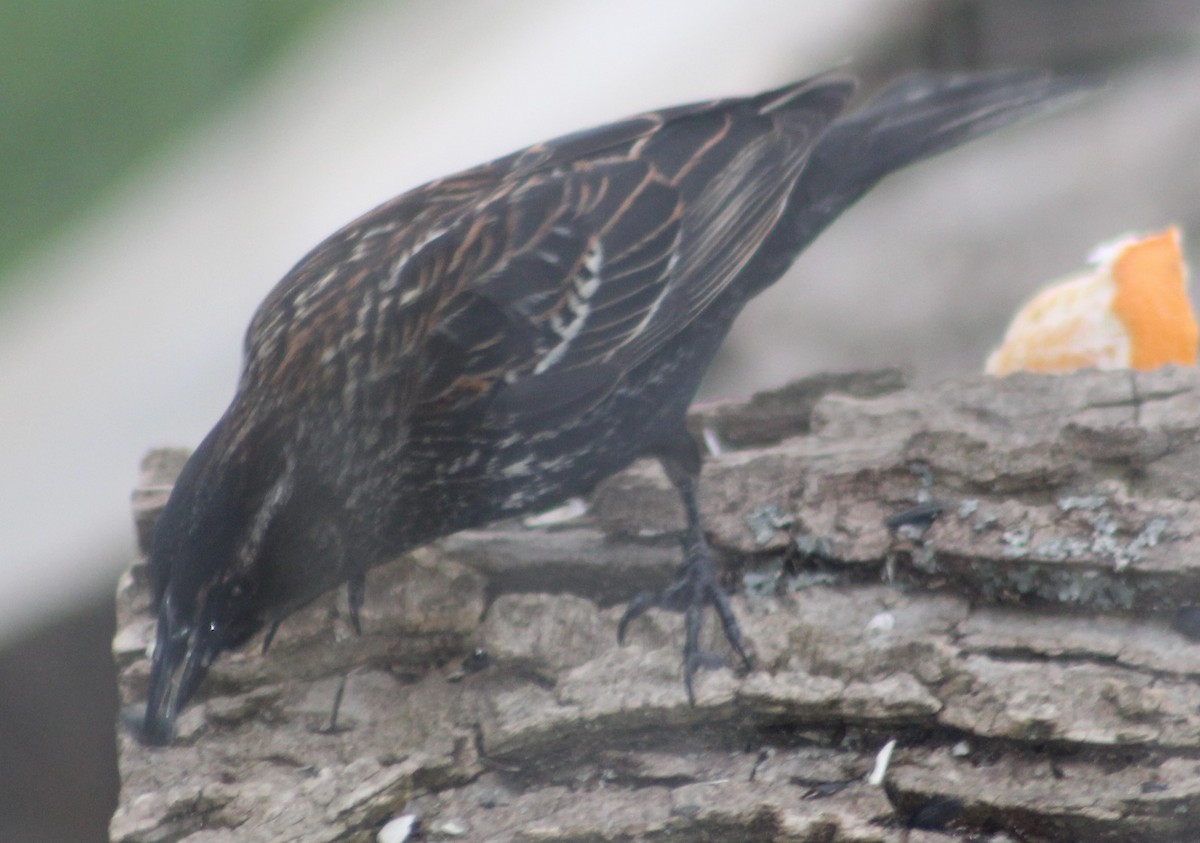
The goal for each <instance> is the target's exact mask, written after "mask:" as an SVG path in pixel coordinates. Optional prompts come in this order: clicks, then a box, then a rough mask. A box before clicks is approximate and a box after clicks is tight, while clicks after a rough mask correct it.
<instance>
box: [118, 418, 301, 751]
mask: <svg viewBox="0 0 1200 843" xmlns="http://www.w3.org/2000/svg"><path fill="white" fill-rule="evenodd" d="M231 440H234V437H233V436H231V435H230V433H229V431H228V430H227V429H225V427H223V426H222V425H221V424H219V425H218V426H217V428H216V429H214V430H213V432H212V433H210V434H209V435H208V437H206V438H205V440H204V442H203V443H201V445H200V447H199V448H198V449H197V450H196V452H195V453H194V454H193V455H192V456H191V458H190V459H189V460H188V462H187V464H186V465H185V467H184V469H183V472H182V473H181V474H180V476H179V479H178V480H177V481H176V483H175V487H174V489H173V490H172V492H171V496H170V498H169V500H168V501H167V505H166V507H165V508H164V509H163V512H162V515H161V516H160V517H159V520H158V523H157V525H156V526H155V530H154V537H153V541H152V544H151V549H150V556H149V575H150V583H151V587H152V589H153V591H154V598H155V601H156V605H157V608H158V632H157V638H156V643H155V646H154V655H153V663H152V667H151V672H150V687H149V693H148V696H147V701H146V716H145V721H144V724H143V728H142V734H141V737H142V740H143V741H144V742H145V743H148V744H165V743H168V742H169V741H170V740H171V737H172V735H173V732H174V725H175V719H176V717H177V716H178V714H179V712H180V710H181V709H182V708H183V706H184V705H185V704H186V703H187V701H188V699H189V698H190V697H191V696H192V694H193V693H194V692H195V690H196V688H197V686H198V685H199V684H200V682H201V681H202V680H203V679H204V677H205V675H206V674H207V673H208V669H209V667H210V666H211V665H212V663H213V662H214V661H215V660H216V659H217V657H218V656H219V655H220V654H221V653H223V652H225V651H226V650H231V649H234V648H236V647H239V646H241V645H242V644H244V643H246V641H248V640H249V639H250V638H251V637H252V636H253V635H254V634H255V633H256V632H258V631H259V630H260V629H262V628H263V626H264V624H265V623H267V622H268V621H269V620H272V619H274V618H277V617H279V615H278V612H279V605H278V603H279V599H280V597H281V596H285V595H282V594H281V591H282V589H281V588H280V587H279V584H278V583H277V582H275V581H274V580H275V579H277V577H276V574H275V572H276V571H277V570H278V569H279V567H280V562H281V556H286V555H287V553H288V552H289V548H288V547H287V546H288V545H291V544H293V542H292V541H286V542H281V541H280V540H279V537H280V535H281V533H282V532H286V531H287V527H288V522H292V523H294V522H295V519H294V517H288V516H287V515H286V513H287V511H288V510H289V508H292V503H293V500H292V499H293V495H292V478H291V472H290V469H289V468H288V467H287V466H286V465H285V464H284V463H285V462H286V461H283V460H278V459H275V460H266V459H263V458H262V457H261V456H258V457H254V456H252V455H251V454H252V451H251V452H248V451H247V449H246V448H244V447H238V445H240V444H241V443H240V442H239V441H236V440H234V441H235V444H234V445H231V444H230V442H231ZM300 532H301V533H303V531H300ZM303 538H304V537H303V535H296V536H295V537H294V539H295V540H296V541H303ZM291 552H293V553H294V552H295V550H294V548H293V549H292V550H291ZM283 561H285V562H286V560H283Z"/></svg>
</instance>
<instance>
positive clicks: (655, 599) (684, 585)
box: [617, 430, 750, 705]
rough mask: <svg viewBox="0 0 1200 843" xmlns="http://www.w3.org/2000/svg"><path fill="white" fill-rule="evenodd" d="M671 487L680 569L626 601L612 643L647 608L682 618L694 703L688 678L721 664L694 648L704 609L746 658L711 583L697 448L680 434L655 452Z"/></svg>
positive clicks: (728, 609) (729, 611)
mask: <svg viewBox="0 0 1200 843" xmlns="http://www.w3.org/2000/svg"><path fill="white" fill-rule="evenodd" d="M655 456H657V457H658V460H659V462H661V463H662V466H663V469H664V470H665V471H666V473H667V477H668V478H669V479H670V481H671V484H672V485H673V486H674V487H675V489H676V490H677V491H678V492H679V497H680V499H681V500H682V501H683V510H684V513H685V515H686V517H687V529H686V531H685V532H684V535H683V556H684V560H683V566H682V567H681V568H680V570H679V575H678V577H677V578H676V580H675V582H673V583H672V584H671V585H669V586H667V587H666V588H665V589H663V590H662V591H643V592H641V593H639V594H638V595H636V596H635V597H634V598H633V599H632V600H631V601H629V606H628V608H626V609H625V614H624V615H622V616H621V621H620V623H619V624H618V626H617V640H618V641H620V642H621V643H624V640H625V630H626V628H627V627H628V626H629V623H630V621H632V620H634V619H635V618H637V617H638V616H639V615H641V614H642V613H643V612H645V611H646V610H647V609H649V608H651V607H657V608H660V609H670V610H672V611H675V612H683V614H684V630H685V632H686V639H685V642H684V645H683V684H684V687H685V688H686V689H687V695H688V702H690V703H692V704H693V705H694V704H695V702H696V697H695V693H694V692H693V690H692V677H693V676H694V675H695V673H696V670H697V669H698V668H699V667H702V666H703V667H712V666H714V665H719V664H720V663H721V660H720V659H719V658H718V657H716V656H714V655H713V654H711V653H704V652H702V651H701V650H700V628H701V626H702V624H703V620H704V614H703V613H704V609H705V607H707V606H712V607H713V609H715V610H716V613H717V617H718V618H719V619H720V620H721V626H722V628H723V629H724V630H725V638H726V639H727V640H728V641H729V645H730V646H731V647H732V648H733V651H734V652H735V653H737V655H738V657H739V658H741V660H742V663H743V664H744V665H745V666H746V668H747V669H749V667H750V659H749V658H748V657H747V656H746V650H745V647H744V645H743V643H742V632H741V629H740V628H739V627H738V622H737V616H736V615H734V613H733V607H732V606H730V604H729V595H728V594H726V593H725V589H723V588H722V587H721V585H720V583H718V582H717V564H716V562H715V561H714V560H713V556H712V552H711V551H710V550H709V547H708V541H707V540H706V539H705V538H704V530H703V529H702V527H701V525H700V506H699V503H698V501H697V487H698V485H699V479H700V465H701V457H700V450H699V448H698V447H697V445H696V442H695V440H694V439H692V437H691V435H690V434H689V433H687V431H686V430H681V431H680V433H679V434H678V435H677V436H676V437H675V438H674V439H672V440H671V441H670V443H668V445H667V446H666V447H663V448H661V449H659V450H657V451H656V452H655Z"/></svg>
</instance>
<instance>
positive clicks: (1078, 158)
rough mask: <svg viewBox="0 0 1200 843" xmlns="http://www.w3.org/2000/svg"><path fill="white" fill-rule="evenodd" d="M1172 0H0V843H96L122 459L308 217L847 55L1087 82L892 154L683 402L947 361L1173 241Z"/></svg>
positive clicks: (1188, 97) (224, 334)
mask: <svg viewBox="0 0 1200 843" xmlns="http://www.w3.org/2000/svg"><path fill="white" fill-rule="evenodd" d="M1198 47H1200V3H1197V2H1195V0H1140V1H1139V2H1129V1H1128V0H1059V2H1056V3H1044V2H1040V0H843V2H839V3H828V2H821V0H605V2H604V3H584V2H565V0H509V2H505V3H499V2H491V1H490V0H455V2H445V0H394V1H393V2H380V1H379V0H361V2H333V0H206V2H203V3H201V2H178V3H170V4H166V3H164V4H152V3H135V2H124V0H61V2H56V3H35V2H33V0H15V2H9V3H5V4H3V5H0V78H2V79H4V80H5V81H4V84H3V85H0V161H2V162H3V163H2V165H0V425H2V426H0V432H2V434H3V435H2V438H0V493H2V495H3V499H2V507H0V548H3V550H2V551H0V553H2V557H0V559H2V562H0V840H5V841H8V840H13V841H41V840H47V841H49V840H54V841H72V840H79V841H98V840H104V839H106V837H107V835H106V828H107V822H108V816H109V814H110V813H111V810H112V807H113V805H114V804H115V799H116V793H117V788H118V781H117V774H116V761H115V750H114V744H113V722H114V718H115V709H116V693H115V687H114V684H113V671H112V665H111V661H110V659H109V655H108V653H109V640H110V638H111V635H112V630H113V618H112V592H113V587H114V583H115V580H116V577H117V576H118V575H119V573H120V571H121V570H122V569H123V567H124V566H126V565H127V564H128V563H129V561H130V560H131V558H132V555H133V553H134V550H133V533H132V528H131V524H130V519H129V515H128V501H129V490H130V488H131V486H132V485H133V483H134V480H135V479H136V476H137V466H138V461H139V459H140V457H141V455H142V454H143V453H144V452H145V451H146V450H147V449H148V448H150V447H152V446H158V445H187V446H192V445H195V444H196V443H197V442H198V441H199V439H200V438H201V436H203V434H204V433H205V432H206V431H207V430H208V428H209V427H210V426H211V425H212V423H213V422H214V421H215V420H216V418H217V417H218V416H219V414H220V413H221V411H222V410H223V409H224V406H225V404H226V403H227V402H228V400H229V398H230V397H231V395H232V392H233V388H234V383H235V379H236V375H237V368H238V352H239V348H240V342H241V335H242V332H243V331H244V329H245V326H246V324H247V323H248V321H249V318H250V315H251V313H252V312H253V309H254V307H255V305H256V304H257V303H258V301H259V300H260V299H261V298H262V297H263V295H265V293H266V292H267V290H268V289H269V288H270V287H271V285H272V284H273V283H274V282H275V281H276V280H277V279H278V278H279V277H280V276H282V274H283V273H284V272H286V271H287V269H288V268H289V267H290V266H291V264H292V263H294V262H295V261H296V260H298V259H299V258H300V257H301V256H302V255H303V254H304V253H305V252H306V251H307V250H308V249H309V248H311V247H312V246H314V245H315V244H316V243H317V242H318V241H319V240H320V239H321V238H322V237H324V236H325V235H327V234H329V233H331V232H332V231H333V230H334V229H336V228H337V227H339V226H340V225H341V224H343V223H344V222H346V221H348V220H349V219H351V218H353V217H354V216H356V215H358V214H359V213H361V212H362V211H364V210H366V209H368V208H370V207H372V206H373V205H375V204H377V203H379V202H381V201H383V200H385V199H388V198H389V197H391V196H393V195H395V194H397V193H399V192H401V191H403V190H405V189H407V188H409V187H413V186H415V185H417V184H419V183H420V182H422V181H425V180H427V179H430V178H433V177H436V176H438V175H442V174H444V173H446V172H449V171H452V170H455V169H459V168H462V167H465V166H469V165H471V164H474V163H477V162H479V161H481V160H484V159H487V158H490V157H494V156H497V155H500V154H503V153H505V152H508V151H510V150H511V149H514V148H516V147H519V146H522V145H525V144H527V143H530V142H534V141H537V140H540V139H543V138H546V137H549V136H552V135H555V134H559V133H563V132H567V131H572V130H574V129H578V128H582V127H585V126H589V125H594V124H598V123H600V122H603V121H606V120H610V119H614V118H618V117H621V116H624V115H626V114H628V113H631V112H634V111H638V110H643V109H647V108H654V107H658V106H662V105H667V104H673V103H677V102H683V101H687V100H692V99H706V98H710V97H714V96H719V95H732V94H739V93H750V92H754V91H757V90H759V89H762V88H766V87H768V86H772V85H778V84H781V83H784V82H787V81H790V80H793V79H797V78H800V77H803V76H805V75H808V74H811V73H815V72H818V71H821V70H824V69H827V68H829V67H834V66H844V67H846V68H847V69H850V70H853V71H854V72H855V73H856V74H858V75H859V76H860V77H862V78H863V80H864V87H865V88H866V89H867V90H868V91H869V90H870V89H871V88H873V87H875V86H878V85H879V84H882V83H883V82H884V81H886V80H887V79H889V78H891V77H893V76H895V75H897V74H899V73H902V72H903V71H904V70H908V69H913V68H918V67H930V68H942V69H967V68H982V67H997V66H1040V67H1050V68H1055V69H1059V70H1064V71H1078V70H1082V71H1088V72H1097V73H1101V74H1103V75H1104V76H1105V77H1107V79H1108V80H1109V84H1108V86H1107V87H1106V88H1105V89H1104V90H1103V91H1101V92H1100V93H1098V94H1095V95H1093V96H1091V97H1090V98H1088V99H1087V100H1085V101H1082V102H1080V103H1078V104H1076V105H1074V106H1072V107H1070V108H1068V109H1065V110H1063V111H1061V112H1060V113H1057V114H1053V115H1050V116H1047V117H1042V118H1039V119H1038V120H1036V121H1032V122H1031V123H1029V124H1027V125H1021V126H1017V127H1015V128H1011V129H1008V130H1006V131H1004V132H1002V133H1000V134H999V135H997V136H995V137H991V138H988V139H985V140H983V141H980V142H977V143H975V144H972V145H971V146H970V147H968V148H964V149H962V150H959V151H956V152H954V153H951V154H949V155H947V156H945V157H943V158H941V159H938V160H937V161H936V162H933V163H926V164H923V165H921V166H918V167H916V168H913V169H912V170H910V171H907V172H904V173H902V174H899V175H897V176H895V177H893V178H891V179H890V180H889V181H887V182H885V184H884V185H883V186H881V187H880V188H879V189H877V190H876V191H875V192H874V193H873V194H872V195H870V196H869V197H867V199H865V200H864V201H863V202H862V203H860V205H859V206H857V207H856V208H854V209H853V210H852V211H850V212H849V213H848V214H847V215H846V217H845V218H844V219H843V220H841V221H839V222H838V223H837V224H836V225H835V226H834V227H833V228H832V229H831V230H830V231H829V232H828V233H827V234H826V235H824V236H823V237H822V239H821V240H820V241H819V242H818V243H817V244H816V245H815V246H814V247H813V248H812V249H810V250H809V251H808V252H807V253H806V254H805V255H804V257H803V258H802V259H801V260H800V261H799V262H798V263H797V264H796V266H795V268H794V269H793V271H792V272H791V273H790V275H789V276H788V277H787V278H786V279H785V280H784V281H783V282H781V283H780V284H778V285H777V286H776V287H774V288H773V289H772V290H770V291H768V293H766V294H764V295H763V296H761V297H760V298H759V299H758V300H756V301H755V302H754V303H753V304H752V305H751V307H750V308H748V310H747V312H746V313H745V315H744V316H743V318H742V319H741V321H740V322H739V323H738V324H737V326H736V328H735V330H734V334H733V335H732V336H731V337H730V340H729V342H728V343H727V344H726V348H725V349H724V350H723V351H722V354H721V356H720V357H719V359H718V360H717V362H716V364H715V365H714V367H713V370H712V372H711V373H710V378H709V381H708V383H707V384H706V386H705V388H704V396H707V397H716V396H733V395H744V394H748V393H749V392H751V391H753V390H754V389H757V388H760V387H765V386H772V385H778V384H780V383H782V382H784V381H785V380H787V379H789V378H791V377H795V376H799V375H802V374H806V373H812V372H814V371H819V370H820V371H827V370H848V369H854V368H862V367H879V366H886V365H901V366H904V367H906V368H908V369H909V370H910V371H911V372H912V373H913V374H914V376H915V377H916V378H917V379H918V380H930V379H934V378H941V377H946V376H950V375H955V374H964V373H972V372H976V371H979V370H980V368H981V367H982V364H983V360H984V357H985V356H986V353H987V351H988V350H989V349H990V348H991V347H992V346H993V345H994V344H995V343H996V342H997V341H998V340H999V338H1000V336H1001V335H1002V333H1003V331H1004V327H1005V324H1006V322H1007V320H1008V318H1009V316H1010V315H1011V313H1012V312H1013V310H1014V309H1015V308H1016V307H1017V305H1018V304H1019V303H1020V302H1021V301H1022V300H1023V299H1024V298H1025V297H1026V296H1028V295H1029V293H1030V292H1032V291H1033V290H1034V289H1035V288H1037V287H1039V286H1040V285H1041V284H1043V283H1044V282H1046V281H1048V280H1050V279H1052V278H1054V277H1055V276H1058V275H1061V274H1064V273H1066V272H1069V271H1072V270H1074V269H1076V268H1077V267H1079V266H1080V265H1081V264H1082V262H1083V260H1084V258H1085V257H1086V255H1087V254H1088V252H1089V251H1090V250H1091V249H1092V247H1093V246H1095V245H1096V244H1097V243H1098V242H1100V241H1102V240H1105V239H1108V238H1111V237H1113V236H1115V235H1119V234H1122V233H1124V232H1127V231H1147V230H1154V229H1158V228H1161V227H1163V226H1165V225H1167V224H1169V223H1172V222H1174V223H1177V224H1179V225H1180V227H1181V228H1182V230H1183V233H1184V244H1185V251H1186V250H1187V249H1188V247H1189V244H1190V245H1191V251H1192V253H1193V259H1194V255H1195V254H1196V248H1197V247H1196V244H1198V243H1200V164H1198V163H1197V160H1196V152H1195V148H1196V139H1197V138H1198V137H1200V50H1198Z"/></svg>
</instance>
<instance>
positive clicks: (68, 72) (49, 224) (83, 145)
mask: <svg viewBox="0 0 1200 843" xmlns="http://www.w3.org/2000/svg"><path fill="white" fill-rule="evenodd" d="M332 5H333V0H178V2H176V0H168V2H156V0H16V2H13V0H10V2H2V3H0V283H2V279H3V277H4V274H5V270H7V269H9V268H11V267H12V266H13V264H15V263H16V262H18V261H19V260H20V259H21V258H22V257H24V256H26V255H28V254H29V252H30V251H31V250H32V249H34V248H35V247H36V246H37V245H39V244H40V243H42V242H44V241H45V240H46V239H47V238H48V237H49V236H50V235H52V234H53V233H55V232H56V231H58V230H60V229H61V228H62V227H63V226H64V225H65V224H66V223H68V222H69V221H70V220H71V219H72V218H74V217H75V216H77V215H78V214H80V213H81V211H82V210H83V209H84V208H86V207H87V206H88V205H89V204H90V203H91V202H93V201H95V199H96V198H97V197H98V196H100V195H102V194H103V193H104V192H105V191H106V190H107V189H110V188H111V187H112V186H113V185H114V184H115V183H116V182H117V181H118V180H120V179H121V178H122V176H124V175H125V174H126V173H127V172H128V171H129V170H130V168H131V167H132V166H133V165H134V163H135V162H136V161H137V160H138V159H139V158H141V157H143V156H145V155H146V154H147V153H150V152H152V151H153V150H154V149H155V148H156V147H158V146H161V145H162V144H163V143H164V142H165V141H167V140H169V139H170V137H171V136H172V135H174V134H176V133H179V132H181V131H183V130H186V128H187V127H189V126H190V125H194V124H195V123H196V122H197V121H199V120H200V119H202V118H203V117H204V115H205V114H206V113H207V112H208V111H209V110H210V109H212V107H213V106H214V104H216V103H218V102H220V101H221V100H222V99H223V98H225V97H228V96H229V95H230V94H231V93H232V92H233V91H235V90H236V89H237V87H238V86H239V84H242V83H244V82H245V81H246V80H247V79H248V78H250V77H251V76H252V75H253V74H254V73H255V72H256V71H259V70H261V69H262V68H263V67H264V66H265V65H266V64H267V63H268V62H269V61H270V59H271V58H272V57H274V56H275V55H277V54H278V53H279V51H280V48H281V47H283V46H285V45H286V44H287V43H288V42H289V41H291V40H292V39H294V38H295V37H297V35H299V34H300V33H301V32H302V31H303V30H304V29H305V27H306V26H307V25H309V24H311V23H313V22H314V21H315V20H316V19H317V18H318V17H319V16H320V15H321V13H322V12H324V11H325V10H327V9H328V8H329V7H330V6H332Z"/></svg>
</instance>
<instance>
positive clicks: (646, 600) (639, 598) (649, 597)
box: [617, 591, 658, 644]
mask: <svg viewBox="0 0 1200 843" xmlns="http://www.w3.org/2000/svg"><path fill="white" fill-rule="evenodd" d="M657 602H658V592H656V591H639V592H638V593H637V594H635V595H634V597H633V599H632V600H630V601H629V605H628V606H626V607H625V614H623V615H621V620H620V622H619V623H618V624H617V643H618V644H624V643H625V631H626V630H627V629H628V628H629V624H630V623H632V622H633V621H635V620H637V619H638V618H640V617H641V616H642V615H644V614H645V613H646V610H647V609H649V608H650V607H651V606H654V605H656V604H657Z"/></svg>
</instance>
